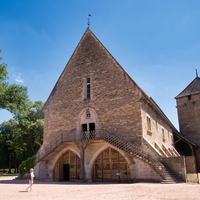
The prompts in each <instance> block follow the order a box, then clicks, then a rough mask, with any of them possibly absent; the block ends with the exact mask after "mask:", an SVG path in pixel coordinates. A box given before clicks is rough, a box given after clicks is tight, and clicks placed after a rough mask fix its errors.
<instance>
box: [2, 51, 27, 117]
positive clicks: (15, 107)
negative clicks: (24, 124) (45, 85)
mask: <svg viewBox="0 0 200 200" xmlns="http://www.w3.org/2000/svg"><path fill="white" fill-rule="evenodd" d="M0 53H1V50H0ZM1 59H2V58H1V57H0V60H1ZM27 101H28V95H27V87H24V86H21V85H17V84H9V83H8V72H7V65H6V64H4V63H0V109H6V110H8V111H10V112H11V113H13V114H16V113H19V112H21V111H22V110H23V109H24V107H25V105H26V103H27Z"/></svg>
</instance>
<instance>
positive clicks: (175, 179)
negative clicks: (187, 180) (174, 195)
mask: <svg viewBox="0 0 200 200" xmlns="http://www.w3.org/2000/svg"><path fill="white" fill-rule="evenodd" d="M163 170H164V174H165V179H163V180H162V181H161V184H174V183H184V181H183V180H182V178H180V177H179V176H178V175H177V174H176V173H174V172H173V171H172V170H171V169H169V168H168V167H166V166H165V167H164V168H163Z"/></svg>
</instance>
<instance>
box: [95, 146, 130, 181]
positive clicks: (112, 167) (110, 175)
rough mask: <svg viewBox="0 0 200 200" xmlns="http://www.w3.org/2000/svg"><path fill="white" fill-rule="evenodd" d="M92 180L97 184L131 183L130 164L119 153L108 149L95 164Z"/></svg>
mask: <svg viewBox="0 0 200 200" xmlns="http://www.w3.org/2000/svg"><path fill="white" fill-rule="evenodd" d="M92 180H93V181H95V182H130V169H129V166H128V163H127V162H126V160H125V158H124V157H123V156H122V155H121V154H120V153H119V152H118V151H116V150H114V149H112V148H107V149H105V150H104V151H103V152H101V154H100V155H99V156H98V157H97V158H96V160H95V162H94V165H93V174H92Z"/></svg>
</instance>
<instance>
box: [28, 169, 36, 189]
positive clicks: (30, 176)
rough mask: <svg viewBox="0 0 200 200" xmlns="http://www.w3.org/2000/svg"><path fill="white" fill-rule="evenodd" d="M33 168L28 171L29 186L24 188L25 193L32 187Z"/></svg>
mask: <svg viewBox="0 0 200 200" xmlns="http://www.w3.org/2000/svg"><path fill="white" fill-rule="evenodd" d="M34 177H35V176H34V173H33V168H31V169H30V173H29V175H28V183H29V186H28V187H27V188H26V191H27V192H28V189H29V188H30V191H32V185H33V178H34Z"/></svg>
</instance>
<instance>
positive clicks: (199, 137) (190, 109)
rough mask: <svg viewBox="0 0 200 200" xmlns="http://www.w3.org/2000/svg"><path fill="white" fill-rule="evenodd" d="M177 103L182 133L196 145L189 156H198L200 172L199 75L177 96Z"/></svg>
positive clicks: (197, 161)
mask: <svg viewBox="0 0 200 200" xmlns="http://www.w3.org/2000/svg"><path fill="white" fill-rule="evenodd" d="M176 103H177V111H178V119H179V127H180V134H181V135H182V136H184V137H185V138H187V139H188V140H189V141H191V142H192V143H194V144H195V145H196V148H195V149H194V151H193V152H192V153H191V154H188V156H195V157H196V161H195V163H196V164H197V169H196V171H198V172H200V148H199V146H200V78H199V77H198V75H197V77H196V78H195V79H194V80H193V81H192V82H191V83H190V84H189V85H188V86H187V87H186V88H185V89H184V90H183V91H182V92H181V93H180V94H179V95H178V96H177V97H176ZM185 152H186V153H187V152H188V151H187V150H185Z"/></svg>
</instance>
